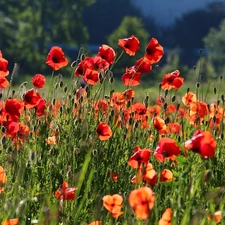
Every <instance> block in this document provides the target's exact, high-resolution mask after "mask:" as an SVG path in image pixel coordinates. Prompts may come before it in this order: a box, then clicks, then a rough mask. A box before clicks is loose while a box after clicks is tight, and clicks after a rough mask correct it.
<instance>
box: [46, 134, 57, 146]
mask: <svg viewBox="0 0 225 225" xmlns="http://www.w3.org/2000/svg"><path fill="white" fill-rule="evenodd" d="M46 143H47V144H48V145H56V144H57V143H58V141H57V139H56V136H55V135H54V136H51V137H48V138H47V139H46Z"/></svg>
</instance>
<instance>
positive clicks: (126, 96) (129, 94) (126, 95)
mask: <svg viewBox="0 0 225 225" xmlns="http://www.w3.org/2000/svg"><path fill="white" fill-rule="evenodd" d="M134 96H135V91H134V90H132V89H127V90H126V91H124V92H122V93H121V95H120V100H121V101H130V100H131V99H132V98H133V97H134Z"/></svg>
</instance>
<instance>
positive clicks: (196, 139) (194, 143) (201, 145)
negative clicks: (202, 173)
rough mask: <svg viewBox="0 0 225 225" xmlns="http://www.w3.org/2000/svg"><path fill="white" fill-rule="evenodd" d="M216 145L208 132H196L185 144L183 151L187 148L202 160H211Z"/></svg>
mask: <svg viewBox="0 0 225 225" xmlns="http://www.w3.org/2000/svg"><path fill="white" fill-rule="evenodd" d="M216 144H217V143H216V140H215V139H214V138H213V136H212V134H211V133H210V132H209V131H202V130H198V131H196V132H195V133H194V135H193V137H192V138H191V139H190V140H188V141H186V142H185V149H188V148H189V149H191V150H192V151H193V152H195V153H198V154H200V155H201V156H202V157H203V158H208V157H209V158H213V157H214V154H215V149H216Z"/></svg>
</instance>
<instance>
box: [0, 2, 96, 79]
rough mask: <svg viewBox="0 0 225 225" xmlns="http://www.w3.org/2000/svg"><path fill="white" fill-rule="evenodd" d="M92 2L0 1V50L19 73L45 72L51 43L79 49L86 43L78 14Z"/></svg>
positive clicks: (80, 17) (85, 30)
mask: <svg viewBox="0 0 225 225" xmlns="http://www.w3.org/2000/svg"><path fill="white" fill-rule="evenodd" d="M93 2H94V0H76V1H75V0H73V1H71V0H64V1H60V0H54V1H53V0H49V1H46V0H39V1H32V0H20V1H17V0H1V1H0V21H1V22H0V30H1V36H0V49H1V50H2V52H3V55H5V57H6V58H7V59H8V60H9V61H12V60H13V58H17V59H18V62H19V65H20V68H21V73H26V74H31V75H33V74H34V73H38V72H43V71H44V70H45V71H46V65H45V58H46V55H47V53H48V48H49V47H50V46H49V45H50V44H51V43H56V44H67V45H72V44H73V45H76V46H78V47H79V46H80V45H81V44H85V43H87V41H88V38H89V36H88V32H87V29H86V27H85V26H84V25H83V20H82V12H83V9H84V7H85V6H87V5H90V4H91V3H93Z"/></svg>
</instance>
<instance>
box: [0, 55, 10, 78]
mask: <svg viewBox="0 0 225 225" xmlns="http://www.w3.org/2000/svg"><path fill="white" fill-rule="evenodd" d="M7 66H8V61H7V60H6V59H4V58H3V56H2V52H1V51H0V76H8V75H9V71H8V69H7Z"/></svg>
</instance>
